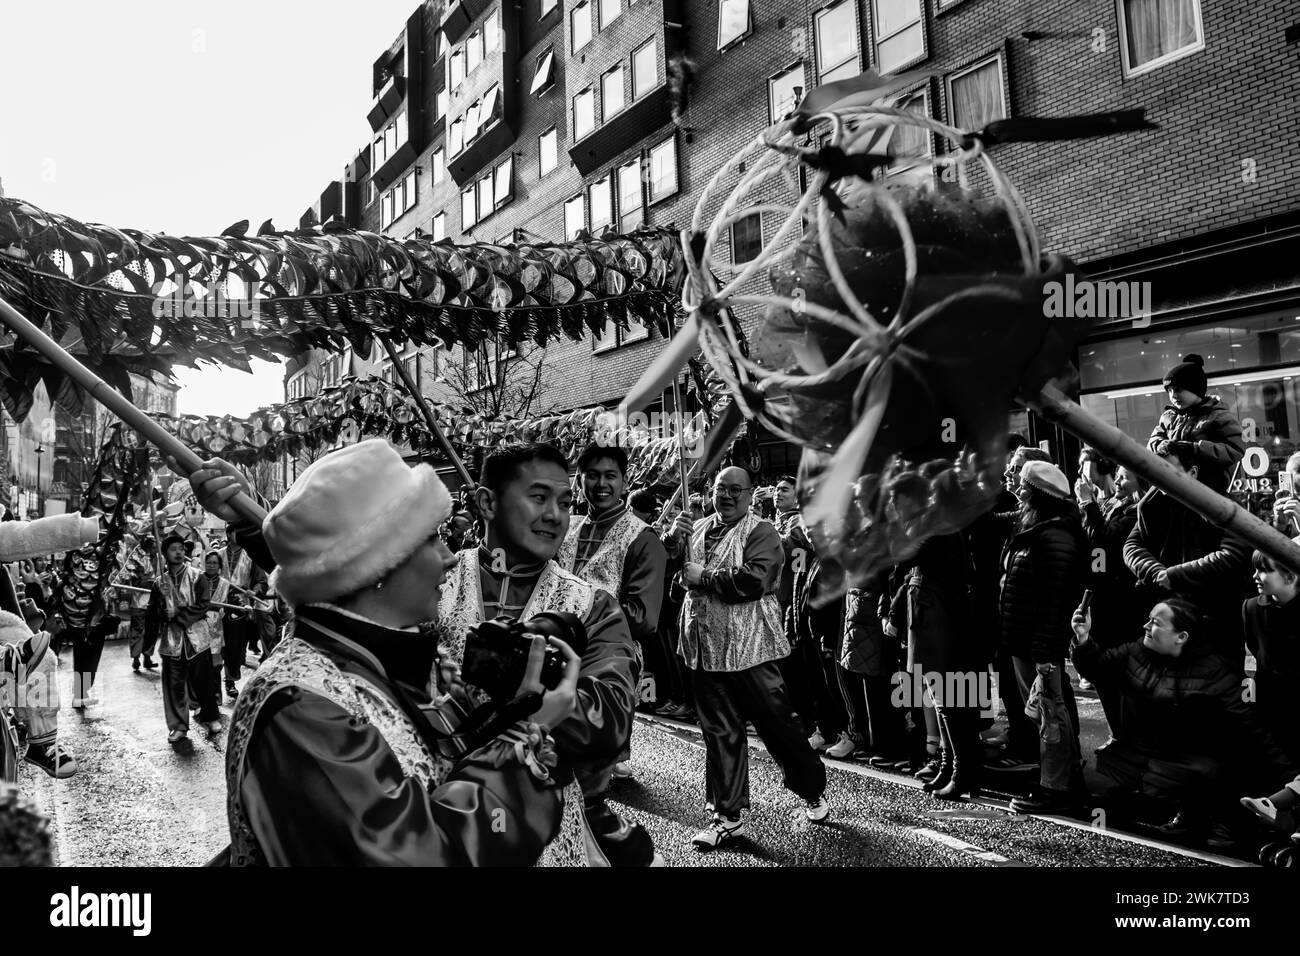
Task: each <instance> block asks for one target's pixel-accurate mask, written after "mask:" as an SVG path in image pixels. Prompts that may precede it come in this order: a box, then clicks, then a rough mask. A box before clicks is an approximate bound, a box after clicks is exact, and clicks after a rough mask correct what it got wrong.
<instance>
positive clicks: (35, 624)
mask: <svg viewBox="0 0 1300 956" xmlns="http://www.w3.org/2000/svg"><path fill="white" fill-rule="evenodd" d="M21 607H22V617H19V616H18V615H16V614H12V613H10V612H9V611H0V707H9V706H12V707H13V708H14V713H15V716H16V717H17V718H18V720H19V721H21V722H22V723H24V724H26V725H27V751H26V760H27V762H28V763H30V764H32V765H34V766H37V767H40V768H41V769H42V770H44V771H45V772H46V773H47V774H49V775H50V776H51V777H56V778H59V779H62V778H65V777H71V776H72V775H73V774H74V773H76V772H77V761H76V759H75V758H74V757H73V756H72V754H71V753H69V752H68V751H67V750H66V749H65V748H64V746H63V744H62V743H61V742H60V741H59V684H58V678H57V668H58V664H59V656H58V653H57V652H56V651H55V650H54V649H53V647H51V643H52V641H53V637H52V635H51V633H50V632H49V631H46V630H45V612H44V611H43V610H42V609H41V608H40V607H39V606H38V605H37V604H36V602H35V601H33V600H32V599H31V598H24V599H23V601H22V602H21ZM56 627H57V625H56Z"/></svg>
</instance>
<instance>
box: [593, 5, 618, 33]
mask: <svg viewBox="0 0 1300 956" xmlns="http://www.w3.org/2000/svg"><path fill="white" fill-rule="evenodd" d="M607 2H613V3H617V4H618V10H617V11H615V13H614V15H613V16H612V17H610V18H609V19H608V20H606V19H605V4H606V3H607ZM622 15H623V0H596V29H597V30H598V31H599V30H603V29H605V27H607V26H609V25H610V24H611V23H613V22H614V21H615V20H617V19H618V18H619V17H621V16H622Z"/></svg>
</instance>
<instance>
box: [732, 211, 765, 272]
mask: <svg viewBox="0 0 1300 956" xmlns="http://www.w3.org/2000/svg"><path fill="white" fill-rule="evenodd" d="M755 216H757V217H758V251H757V252H755V253H754V255H753V256H752V257H751V258H749V259H745V260H743V261H741V262H737V261H736V227H737V226H738V225H740V223H741V222H743V221H745V220H747V219H752V218H754V217H755ZM727 242H728V244H729V245H730V246H731V268H732V269H733V270H736V271H739V270H741V269H743V268H744V267H745V266H747V265H749V264H750V263H751V262H753V261H754V260H755V259H757V258H758V257H759V256H760V255H762V253H763V212H762V210H758V211H756V212H751V213H748V214H746V215H744V216H742V217H741V218H740V219H738V220H736V221H735V222H733V223H732V224H731V225H730V226H728V227H727Z"/></svg>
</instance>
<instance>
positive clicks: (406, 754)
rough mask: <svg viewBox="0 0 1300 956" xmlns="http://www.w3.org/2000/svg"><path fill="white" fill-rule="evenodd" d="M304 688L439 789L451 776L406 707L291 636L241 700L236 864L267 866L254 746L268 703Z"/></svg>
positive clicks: (234, 747)
mask: <svg viewBox="0 0 1300 956" xmlns="http://www.w3.org/2000/svg"><path fill="white" fill-rule="evenodd" d="M285 687H299V688H301V689H303V690H305V691H308V692H310V693H313V694H317V695H319V696H321V697H324V698H325V699H326V700H328V701H329V702H330V703H332V704H334V705H336V706H338V707H340V708H342V709H343V710H345V711H347V712H348V714H350V715H351V716H352V717H354V718H355V719H357V720H359V721H361V722H362V723H366V724H370V725H371V726H373V727H374V728H375V730H377V731H379V735H380V736H381V737H383V738H384V743H386V744H387V745H388V747H389V749H390V750H392V751H393V753H394V754H395V755H396V757H397V762H398V763H399V764H400V765H401V768H402V773H403V775H405V776H406V777H408V778H414V779H416V780H418V781H419V782H420V784H421V785H422V786H423V787H424V788H425V790H433V789H434V788H435V787H437V786H438V785H439V784H441V783H442V781H443V780H444V779H445V778H446V777H447V775H448V773H449V772H450V770H451V766H452V765H451V763H450V762H449V761H447V760H446V759H444V758H443V757H441V756H434V755H432V754H430V753H429V750H428V748H427V747H425V746H424V741H422V740H421V739H420V735H419V732H418V731H417V730H416V729H415V728H414V727H413V726H412V725H411V722H410V720H409V719H408V718H407V716H406V714H404V713H403V712H402V710H401V708H400V707H398V705H397V704H395V703H394V702H393V701H392V700H390V699H389V698H388V696H387V695H385V694H384V693H383V692H382V691H381V690H379V688H377V687H375V686H374V685H373V684H371V683H370V682H369V681H366V680H364V679H362V678H360V677H357V676H355V675H352V674H346V673H344V672H343V671H342V670H340V669H339V667H338V665H337V664H335V663H334V662H333V661H332V660H330V659H329V658H328V657H327V656H326V655H324V654H322V653H321V652H320V651H318V650H317V649H316V648H314V647H312V646H311V645H310V644H308V643H307V642H306V641H301V640H298V639H297V638H295V637H289V638H287V639H286V640H284V641H282V642H280V644H279V645H278V646H277V647H276V648H275V650H273V651H272V652H271V653H270V655H269V656H268V657H267V659H266V661H265V662H264V663H263V664H262V666H261V667H259V668H258V669H257V671H256V673H254V674H253V676H252V677H251V678H250V679H249V681H248V684H247V685H245V687H244V689H243V691H241V692H240V695H239V700H238V702H237V703H236V704H235V711H234V714H233V715H232V716H231V721H230V739H229V741H228V743H227V752H226V788H227V793H226V812H227V816H228V817H229V820H230V865H231V866H265V865H266V858H265V856H263V854H262V851H261V848H259V847H258V845H257V840H256V838H255V837H254V836H253V830H252V827H251V825H250V824H249V821H248V813H247V811H246V810H245V808H244V805H243V798H242V795H241V793H240V790H241V785H242V784H243V781H244V772H245V762H246V758H247V755H248V745H249V742H250V740H251V738H252V735H253V727H254V726H255V725H256V724H257V715H258V714H259V713H260V712H261V710H262V706H263V705H264V704H265V703H266V702H267V700H269V699H270V697H271V695H272V694H274V693H275V692H276V691H278V690H281V689H283V688H285Z"/></svg>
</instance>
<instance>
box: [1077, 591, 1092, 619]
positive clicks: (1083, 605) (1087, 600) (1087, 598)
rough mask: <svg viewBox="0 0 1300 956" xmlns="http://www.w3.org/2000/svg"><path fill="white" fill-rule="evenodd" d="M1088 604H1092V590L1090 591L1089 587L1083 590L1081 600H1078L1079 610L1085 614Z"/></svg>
mask: <svg viewBox="0 0 1300 956" xmlns="http://www.w3.org/2000/svg"><path fill="white" fill-rule="evenodd" d="M1090 604H1092V591H1091V589H1089V590H1085V591H1084V592H1083V600H1082V601H1080V602H1079V610H1080V611H1082V612H1083V613H1084V614H1087V613H1088V606H1089V605H1090Z"/></svg>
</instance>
